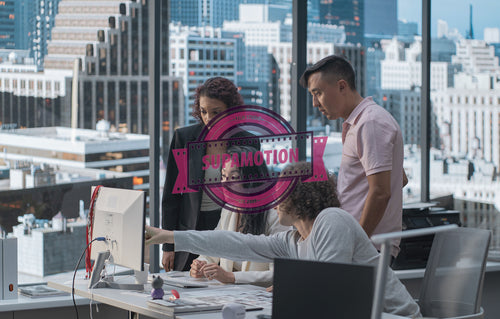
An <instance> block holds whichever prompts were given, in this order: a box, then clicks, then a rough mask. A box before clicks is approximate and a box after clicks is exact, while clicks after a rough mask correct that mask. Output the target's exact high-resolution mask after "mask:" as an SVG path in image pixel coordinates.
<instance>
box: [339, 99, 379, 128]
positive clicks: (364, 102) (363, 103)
mask: <svg viewBox="0 0 500 319" xmlns="http://www.w3.org/2000/svg"><path fill="white" fill-rule="evenodd" d="M372 103H373V98H372V97H371V96H368V97H365V98H364V99H363V100H362V101H361V103H359V104H358V105H357V106H356V107H355V108H354V110H352V112H351V114H349V116H348V117H347V119H346V120H345V122H346V123H349V125H354V124H356V122H357V120H358V117H359V115H360V114H361V113H363V111H364V110H365V109H366V108H367V107H368V105H370V104H372Z"/></svg>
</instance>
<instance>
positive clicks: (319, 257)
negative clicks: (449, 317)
mask: <svg viewBox="0 0 500 319" xmlns="http://www.w3.org/2000/svg"><path fill="white" fill-rule="evenodd" d="M308 165H310V164H308V163H294V164H291V165H289V166H288V167H286V168H285V170H284V172H286V171H292V170H293V171H296V170H305V169H310V167H308ZM339 206H340V204H339V201H338V198H337V194H336V183H335V181H334V178H333V177H332V176H329V179H328V180H327V181H321V182H306V183H303V182H302V181H300V180H299V181H297V186H296V187H295V189H294V190H293V191H292V192H291V193H290V195H289V196H288V197H287V198H286V199H284V200H283V201H282V202H281V203H280V204H279V205H278V206H277V214H278V217H279V221H280V224H282V225H283V226H294V228H295V230H289V231H286V232H281V233H277V234H274V235H272V236H264V235H258V236H256V235H250V234H241V233H237V232H232V231H167V230H162V229H159V228H154V227H149V226H148V227H146V245H149V244H163V243H174V242H175V249H176V250H178V251H188V252H191V253H197V254H205V255H210V256H219V257H222V258H230V259H232V260H241V261H244V260H251V261H255V262H272V260H273V259H274V258H297V259H308V260H316V261H323V262H337V263H355V264H368V265H375V266H376V265H377V264H378V258H379V253H378V252H377V250H376V249H375V247H374V246H373V245H372V243H371V241H370V239H369V238H368V236H367V235H366V233H365V232H364V231H363V229H362V228H361V226H360V225H359V223H358V222H357V221H356V220H355V219H354V217H352V216H351V215H350V214H349V213H347V212H346V211H344V210H342V209H341V208H339ZM208 275H210V274H208ZM384 311H385V312H387V313H391V314H395V315H399V316H405V317H409V318H419V317H421V314H420V308H419V307H418V305H417V303H416V302H415V301H414V300H413V298H412V297H411V296H410V294H409V293H408V291H407V290H406V288H405V287H404V285H403V284H402V283H401V282H400V281H399V279H398V278H397V277H396V275H395V274H394V272H393V271H392V270H389V273H388V276H387V282H386V289H385V302H384Z"/></svg>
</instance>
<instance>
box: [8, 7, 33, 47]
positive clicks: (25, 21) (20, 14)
mask: <svg viewBox="0 0 500 319" xmlns="http://www.w3.org/2000/svg"><path fill="white" fill-rule="evenodd" d="M35 2H37V1H35V0H5V1H0V49H16V50H27V49H29V48H30V42H31V39H32V36H33V26H34V25H35V8H34V6H35V4H36V3H35Z"/></svg>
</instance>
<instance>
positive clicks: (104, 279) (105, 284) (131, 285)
mask: <svg viewBox="0 0 500 319" xmlns="http://www.w3.org/2000/svg"><path fill="white" fill-rule="evenodd" d="M109 257H110V253H109V251H104V252H100V253H99V254H98V256H97V259H96V261H95V262H94V268H93V269H92V274H91V275H90V282H89V289H92V288H113V289H124V290H144V284H138V283H136V282H135V276H130V277H129V278H130V279H131V280H130V282H115V281H114V279H113V277H112V276H105V275H102V273H103V270H104V266H105V261H106V260H108V259H109Z"/></svg>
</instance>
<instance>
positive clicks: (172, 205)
mask: <svg viewBox="0 0 500 319" xmlns="http://www.w3.org/2000/svg"><path fill="white" fill-rule="evenodd" d="M204 127H205V125H204V124H202V123H199V124H194V125H191V126H187V127H182V128H179V129H177V130H176V131H175V133H174V136H173V138H172V142H171V143H170V150H169V152H168V159H167V173H166V178H165V185H164V187H163V199H162V228H163V229H168V230H193V229H196V226H197V223H198V217H199V213H200V207H201V196H202V191H201V189H200V190H199V191H197V192H193V193H182V194H172V190H173V189H174V185H175V181H176V179H177V175H178V174H179V170H178V169H177V164H176V163H175V159H174V156H173V155H172V150H174V149H178V148H187V146H188V143H189V142H194V141H196V140H197V139H198V137H199V135H200V134H201V132H202V131H203V128H204ZM232 137H233V138H241V137H255V135H253V134H251V133H248V132H246V131H239V132H238V133H235V134H234V135H233V136H232ZM256 143H257V144H256V148H257V149H260V143H259V141H258V140H257V141H256ZM201 156H203V155H200V158H194V159H191V161H193V162H192V163H191V166H190V167H191V168H194V170H195V172H190V174H194V176H203V170H202V161H201ZM188 166H189V163H188ZM214 227H215V226H214ZM197 230H206V229H197ZM163 251H174V245H173V244H164V245H163ZM188 256H189V253H187V252H176V254H175V259H174V270H183V268H184V266H185V264H186V261H187V259H188Z"/></svg>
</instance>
